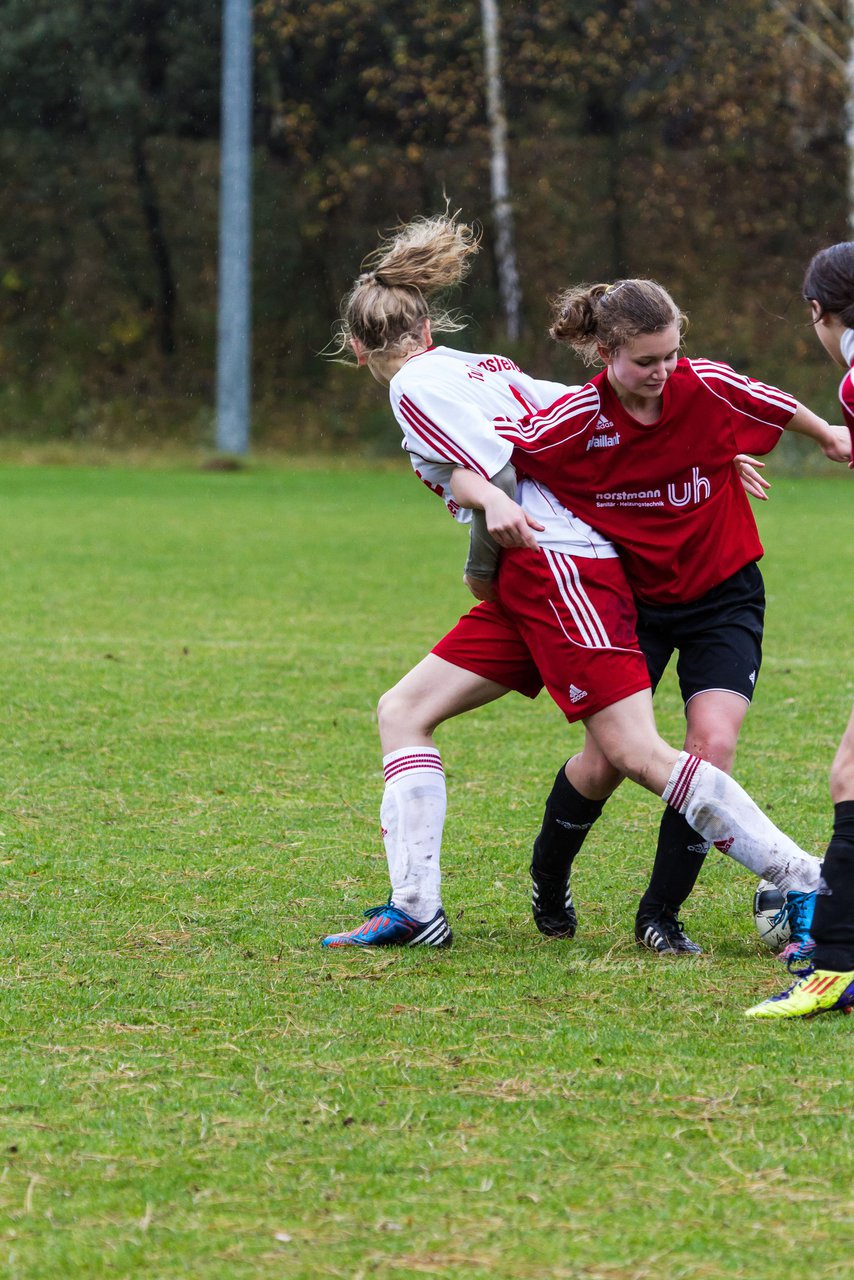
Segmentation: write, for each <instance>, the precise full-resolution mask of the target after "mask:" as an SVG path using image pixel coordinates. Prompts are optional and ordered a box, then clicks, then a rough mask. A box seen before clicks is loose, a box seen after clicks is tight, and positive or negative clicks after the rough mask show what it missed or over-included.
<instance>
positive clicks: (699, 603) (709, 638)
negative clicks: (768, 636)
mask: <svg viewBox="0 0 854 1280" xmlns="http://www.w3.org/2000/svg"><path fill="white" fill-rule="evenodd" d="M764 621H765V584H764V582H763V581H762V574H761V573H760V572H759V566H758V565H757V564H756V563H755V562H753V561H752V562H751V563H750V564H746V565H745V566H744V568H743V569H739V570H738V572H737V573H734V574H733V575H732V577H731V578H727V579H726V580H725V581H724V582H722V583H720V585H719V586H717V587H713V588H712V590H711V591H707V592H706V594H705V595H704V596H701V597H700V599H699V600H692V601H691V603H690V604H667V605H654V604H645V603H643V602H642V601H638V640H639V641H640V647H641V648H642V649H643V651H644V654H645V655H646V662H647V666H648V667H649V676H650V680H651V681H652V687H653V689H655V687H656V685H657V684H658V682H659V680H660V679H661V677H662V675H663V674H664V669H665V667H666V666H667V664H668V662H669V661H670V659H671V657H672V655H673V651H674V649H676V650H678V651H679V657H678V659H677V662H676V673H677V675H678V677H679V688H680V689H681V691H682V700H683V702H684V703H685V704H686V705H687V704H688V703H689V702H690V700H691V699H692V698H693V697H694V696H695V695H696V694H698V693H705V692H707V691H709V690H712V689H725V690H727V692H729V693H737V694H740V695H741V697H742V698H746V699H747V701H748V702H750V701H751V699H752V698H753V690H754V688H755V686H756V680H757V678H758V676H759V667H760V665H761V663H762V629H763V625H764Z"/></svg>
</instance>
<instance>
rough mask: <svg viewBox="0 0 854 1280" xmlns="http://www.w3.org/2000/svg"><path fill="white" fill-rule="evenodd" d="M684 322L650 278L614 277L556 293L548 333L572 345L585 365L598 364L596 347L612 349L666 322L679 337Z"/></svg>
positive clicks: (671, 303) (660, 328)
mask: <svg viewBox="0 0 854 1280" xmlns="http://www.w3.org/2000/svg"><path fill="white" fill-rule="evenodd" d="M687 323H688V318H687V316H685V315H683V313H682V312H681V311H680V310H679V308H678V307H677V305H676V303H675V302H674V301H673V299H672V298H671V296H670V294H669V293H668V292H667V290H666V289H665V288H663V287H662V286H661V285H660V284H658V283H657V282H656V281H655V280H616V281H614V283H613V284H580V285H575V286H574V287H573V288H571V289H565V290H564V292H563V293H561V294H558V296H557V297H556V298H553V299H552V324H551V328H550V329H549V333H550V334H551V336H552V337H553V338H554V340H555V341H556V342H562V343H564V344H565V345H566V346H568V347H572V349H573V351H575V352H577V354H578V355H580V356H581V358H582V360H584V362H585V364H595V363H597V362H600V357H599V353H598V348H599V347H600V346H601V347H605V348H606V349H607V350H608V351H616V350H617V348H618V347H622V346H624V345H625V344H626V343H627V342H631V340H632V338H637V337H639V336H640V335H641V334H646V333H658V332H660V331H661V330H662V329H667V328H668V327H669V326H670V325H672V324H675V325H676V326H677V327H678V329H679V337H680V339H681V337H682V334H683V333H684V331H685V327H686V325H687Z"/></svg>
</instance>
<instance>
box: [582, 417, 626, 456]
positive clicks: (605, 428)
mask: <svg viewBox="0 0 854 1280" xmlns="http://www.w3.org/2000/svg"><path fill="white" fill-rule="evenodd" d="M594 430H595V431H597V432H598V433H599V434H598V435H595V436H591V437H590V439H589V440H588V441H587V448H588V449H612V448H613V447H614V445H615V444H619V443H620V433H619V431H614V424H613V422H612V421H611V419H610V418H606V417H605V415H604V413H600V414H599V417H598V418H597V420H596V426H595V427H594ZM609 431H614V434H613V435H612V436H609V435H608V432H609Z"/></svg>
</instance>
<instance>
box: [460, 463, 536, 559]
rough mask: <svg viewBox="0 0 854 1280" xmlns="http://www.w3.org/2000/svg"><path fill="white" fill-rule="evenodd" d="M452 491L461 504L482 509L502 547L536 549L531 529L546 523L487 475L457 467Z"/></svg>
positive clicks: (493, 535) (487, 525)
mask: <svg viewBox="0 0 854 1280" xmlns="http://www.w3.org/2000/svg"><path fill="white" fill-rule="evenodd" d="M451 492H452V493H453V495H454V498H455V499H456V501H457V502H458V503H459V504H460V506H461V507H469V508H470V509H471V510H473V511H478V510H479V511H483V513H484V515H485V517H486V527H487V529H488V531H489V533H490V535H491V536H492V537H493V538H494V539H495V541H496V542H497V543H498V545H499V546H501V547H530V548H531V549H532V550H537V548H538V543H537V539H536V538H535V536H534V534H533V532H532V530H534V529H538V530H541V529H542V528H543V525H541V524H540V523H539V521H537V520H534V519H533V517H532V516H529V515H528V514H527V512H525V511H523V510H522V508H521V507H520V506H519V504H518V502H515V501H514V500H513V499H512V498H510V497H508V496H507V494H506V493H504V492H502V490H501V489H499V488H497V487H496V485H494V484H493V483H492V482H491V481H490V480H487V479H486V478H485V476H480V475H477V474H476V473H475V472H474V471H467V470H466V469H465V468H464V467H457V468H456V469H455V470H454V473H453V475H452V477H451Z"/></svg>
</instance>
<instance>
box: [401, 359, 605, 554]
mask: <svg viewBox="0 0 854 1280" xmlns="http://www.w3.org/2000/svg"><path fill="white" fill-rule="evenodd" d="M576 389H577V388H571V387H566V386H564V385H563V384H562V383H559V382H545V381H541V380H539V379H537V378H531V377H529V376H528V374H526V373H523V372H522V370H521V369H520V368H519V367H518V365H516V364H514V363H513V361H512V360H509V359H508V358H507V357H506V356H497V355H473V354H472V353H471V352H467V351H454V350H452V349H451V348H450V347H430V348H429V350H427V351H424V352H422V353H421V354H419V355H416V356H412V357H410V359H409V360H407V361H406V363H405V364H404V365H403V366H402V368H400V369H399V370H398V372H397V373H396V374H395V375H394V377H393V378H392V380H391V382H390V384H389V396H390V398H391V407H392V409H393V410H394V415H395V417H396V418H397V420H398V422H399V424H400V427H401V430H402V431H403V448H404V449H405V450H406V452H407V453H408V454H409V455H410V460H411V461H412V466H413V469H414V471H415V474H416V475H417V476H418V478H419V479H420V480H422V481H423V482H424V484H426V485H427V486H428V488H430V489H432V490H433V492H434V493H437V494H438V495H439V496H440V497H441V498H442V499H443V501H444V502H445V505H446V506H447V508H448V510H449V511H450V512H451V514H452V515H453V516H454V517H455V519H457V520H459V521H460V522H461V523H465V522H467V521H468V520H469V519H470V518H471V513H470V512H468V511H464V510H461V509H460V507H459V506H458V505H457V503H456V502H455V501H454V499H453V496H452V495H451V492H450V486H449V481H450V477H451V474H452V472H453V470H454V468H455V467H466V468H468V469H469V470H471V471H475V472H477V473H478V474H479V475H482V476H485V477H486V479H491V478H492V476H494V475H496V474H497V473H498V472H499V471H500V470H501V469H502V467H504V466H505V464H506V463H507V462H508V460H509V458H510V454H511V452H512V446H511V445H510V443H509V442H508V441H506V440H504V439H502V437H501V436H500V435H499V434H498V430H499V428H500V427H501V426H504V427H507V426H509V425H510V424H512V423H516V422H517V421H518V420H519V418H521V417H524V416H526V415H528V414H530V413H533V412H536V411H537V410H538V409H543V408H545V407H547V406H548V405H550V404H552V403H553V402H554V401H555V400H557V399H558V398H559V397H560V396H565V395H566V394H567V393H568V392H570V391H572V390H576ZM517 501H518V502H519V503H520V505H521V506H523V507H524V508H525V510H526V511H528V512H529V514H530V515H532V516H533V517H534V518H535V519H536V520H539V521H540V523H541V524H544V525H545V526H546V531H545V532H544V533H539V532H538V533H537V541H538V542H539V543H540V545H541V546H543V547H548V548H550V549H552V550H555V551H562V552H564V553H565V554H568V555H577V556H585V557H596V558H600V557H611V556H615V555H616V554H617V553H616V551H615V550H614V548H613V547H612V546H611V543H610V542H609V541H608V540H607V539H606V538H604V537H602V536H601V535H600V534H598V533H596V531H595V530H594V529H592V528H591V527H590V525H588V524H586V523H585V521H583V520H581V519H579V518H578V517H576V516H574V515H572V513H571V512H569V511H567V510H566V508H565V507H563V506H562V505H561V504H560V503H559V502H558V500H557V499H556V498H555V497H554V496H553V494H552V493H551V492H550V490H548V489H547V488H546V487H545V486H544V485H543V484H540V483H535V482H533V481H525V482H523V483H522V484H521V485H520V487H519V491H518V493H517Z"/></svg>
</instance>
